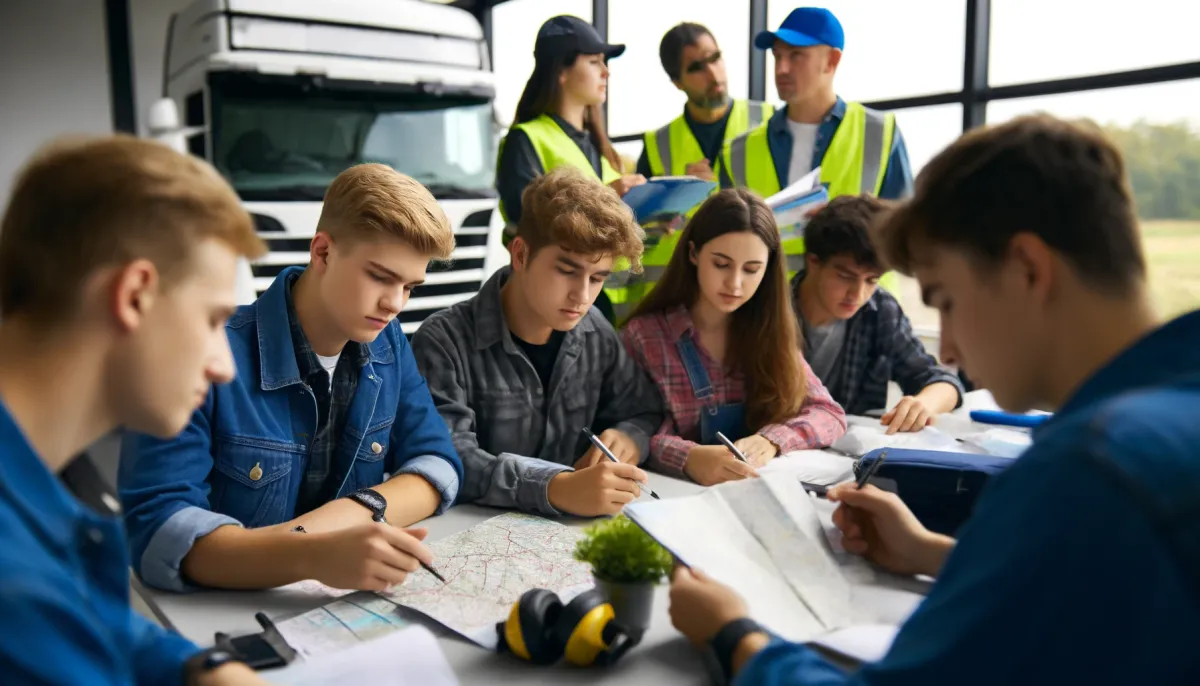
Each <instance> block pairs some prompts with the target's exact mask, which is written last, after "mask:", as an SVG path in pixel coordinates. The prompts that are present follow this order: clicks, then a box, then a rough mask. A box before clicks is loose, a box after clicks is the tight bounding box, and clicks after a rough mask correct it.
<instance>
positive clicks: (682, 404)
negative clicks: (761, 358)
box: [621, 307, 846, 474]
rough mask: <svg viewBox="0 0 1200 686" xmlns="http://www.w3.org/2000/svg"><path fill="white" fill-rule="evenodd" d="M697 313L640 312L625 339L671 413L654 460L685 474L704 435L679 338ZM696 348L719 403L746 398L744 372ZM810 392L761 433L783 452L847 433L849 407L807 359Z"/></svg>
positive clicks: (690, 331) (653, 446)
mask: <svg viewBox="0 0 1200 686" xmlns="http://www.w3.org/2000/svg"><path fill="white" fill-rule="evenodd" d="M694 334H695V330H694V328H693V326H692V316H691V314H690V313H689V312H688V311H687V308H684V307H677V308H675V309H673V310H670V311H668V312H665V313H659V314H654V315H649V316H645V317H638V318H637V319H634V320H632V321H630V322H629V323H628V324H626V325H625V328H624V329H623V330H622V331H621V339H622V340H623V341H624V342H625V348H626V349H627V350H628V351H629V354H630V355H631V356H632V357H633V358H634V359H635V360H637V361H638V364H640V365H642V367H643V368H644V369H646V371H647V372H648V373H649V374H650V378H652V379H654V383H655V384H657V385H658V390H659V391H661V392H662V395H663V401H664V404H665V406H666V413H667V416H666V419H665V420H664V421H663V425H662V427H660V428H659V430H658V433H657V434H655V435H654V436H652V437H651V438H650V465H651V466H652V467H655V468H657V469H659V470H660V471H664V472H667V473H671V474H682V473H683V466H684V463H686V462H687V455H688V451H689V450H691V448H692V446H694V445H696V440H694V439H698V438H699V437H700V412H701V411H702V410H704V408H705V404H704V401H701V400H698V399H697V398H696V394H695V393H694V392H693V390H692V384H691V382H690V381H689V380H688V375H687V371H686V370H685V369H684V366H683V359H682V358H681V357H680V356H679V349H678V348H677V347H676V345H675V344H676V342H677V341H679V339H680V338H682V337H683V336H693V335H694ZM696 349H697V350H698V351H699V353H700V358H701V360H702V361H703V362H704V369H705V371H706V372H708V377H709V379H710V380H711V381H712V386H713V391H714V393H715V394H714V396H713V397H712V401H713V402H715V403H717V404H718V405H727V404H731V403H740V402H743V401H744V400H745V393H746V388H745V379H744V378H743V376H742V373H741V372H729V371H728V370H726V369H724V368H723V366H722V365H721V364H719V363H718V362H717V361H716V360H714V359H712V358H711V357H710V356H709V355H708V353H707V352H705V350H704V348H702V347H701V346H700V345H699V344H697V345H696ZM801 361H802V362H803V364H804V375H805V378H807V379H808V393H807V394H806V396H805V399H804V406H803V407H801V408H800V414H798V415H797V416H795V417H793V418H792V419H789V420H787V421H786V422H784V423H782V424H768V425H767V426H764V427H762V428H761V429H759V430H758V432H757V433H758V435H760V436H762V437H763V438H766V439H767V440H769V441H771V442H772V443H774V444H775V445H777V446H779V450H780V453H781V454H782V453H786V452H790V451H792V450H803V449H806V448H824V447H826V446H828V445H830V444H831V443H833V442H834V441H836V440H837V439H838V438H840V437H841V436H842V434H844V433H846V413H845V412H843V411H842V407H841V406H840V405H838V404H837V402H835V401H834V400H833V398H832V397H830V395H829V391H827V390H825V385H824V384H822V383H821V380H820V379H818V378H817V375H816V374H813V371H812V369H810V368H809V366H808V362H806V361H804V358H803V357H801Z"/></svg>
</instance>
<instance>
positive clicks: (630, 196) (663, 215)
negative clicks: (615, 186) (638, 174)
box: [622, 176, 717, 225]
mask: <svg viewBox="0 0 1200 686" xmlns="http://www.w3.org/2000/svg"><path fill="white" fill-rule="evenodd" d="M716 188H717V184H716V182H714V181H705V180H703V179H700V178H697V177H695V176H659V177H656V178H653V179H650V180H649V181H647V182H646V183H644V184H642V185H640V186H634V187H633V188H631V189H629V192H628V193H626V194H625V197H624V198H622V199H623V200H624V201H625V204H626V205H629V207H630V208H631V209H632V210H633V216H634V218H635V219H636V220H637V223H638V224H643V225H644V224H647V223H650V222H654V221H658V220H662V219H673V218H675V217H677V216H679V215H683V214H686V213H688V212H689V211H691V209H692V208H693V207H695V206H697V205H699V204H700V203H702V202H704V200H705V199H706V198H707V197H708V196H709V195H711V194H712V192H713V191H714V190H716Z"/></svg>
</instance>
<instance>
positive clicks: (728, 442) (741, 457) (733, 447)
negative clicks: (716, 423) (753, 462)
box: [717, 431, 750, 464]
mask: <svg viewBox="0 0 1200 686" xmlns="http://www.w3.org/2000/svg"><path fill="white" fill-rule="evenodd" d="M717 440H718V441H720V442H722V443H724V444H725V447H726V448H729V452H731V453H733V456H734V457H736V458H737V459H739V460H741V461H742V462H745V463H746V464H750V460H747V459H746V454H745V453H743V452H742V451H740V450H738V448H737V446H736V445H734V444H733V441H731V440H729V439H728V438H726V437H725V434H723V433H721V432H720V431H718V432H717Z"/></svg>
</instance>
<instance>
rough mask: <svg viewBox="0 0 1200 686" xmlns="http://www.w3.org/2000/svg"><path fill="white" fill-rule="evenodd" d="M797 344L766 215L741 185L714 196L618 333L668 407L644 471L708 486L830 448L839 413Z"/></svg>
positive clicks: (842, 419)
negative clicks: (730, 445) (726, 442)
mask: <svg viewBox="0 0 1200 686" xmlns="http://www.w3.org/2000/svg"><path fill="white" fill-rule="evenodd" d="M799 336H800V334H799V326H798V324H797V323H796V317H795V314H794V313H793V312H792V308H791V300H790V297H789V293H788V281H787V267H786V263H785V261H784V255H783V251H782V248H781V246H780V237H779V229H778V228H777V227H776V225H775V217H774V215H773V214H772V213H771V210H770V209H769V208H768V207H767V206H766V205H765V204H764V203H763V201H762V199H761V198H759V197H758V196H757V195H755V194H753V193H752V192H749V191H747V190H745V189H729V190H724V191H721V192H720V193H718V194H717V195H715V196H713V197H711V198H709V199H708V201H707V202H705V203H704V205H703V206H702V207H701V208H700V209H699V210H698V211H697V212H696V215H695V216H694V217H692V219H691V221H690V222H688V225H687V228H686V229H684V232H683V235H682V236H681V237H680V241H679V247H678V248H677V249H676V250H675V254H674V255H673V256H672V258H671V262H670V264H669V265H668V266H667V268H666V271H665V273H664V274H663V278H662V279H661V280H660V281H659V283H658V285H657V286H655V288H654V290H653V291H651V292H650V294H649V295H648V296H647V297H646V299H645V300H643V301H642V302H641V304H640V305H639V306H638V308H637V310H636V311H635V312H634V313H633V316H632V317H631V319H630V320H629V323H628V324H626V326H625V329H624V331H623V333H622V338H623V339H624V342H625V347H626V348H627V349H628V350H629V353H630V355H632V356H633V357H634V359H636V360H637V361H638V362H639V363H640V364H641V365H642V366H643V367H645V369H646V371H647V372H648V373H649V374H650V377H651V378H652V379H654V382H655V383H656V384H657V385H658V387H659V390H660V391H662V395H663V399H664V401H665V404H666V412H667V416H666V419H665V421H664V422H663V425H662V427H661V428H659V430H658V433H657V434H656V435H655V436H653V437H652V438H651V439H650V462H649V465H650V466H651V467H653V468H656V469H658V470H660V471H664V472H667V473H674V474H686V475H687V476H688V477H690V478H691V479H693V480H694V481H696V482H698V483H701V484H704V485H706V486H707V485H712V484H717V483H721V482H723V481H729V480H733V479H741V478H745V477H747V476H754V475H755V471H754V467H761V466H762V465H764V464H766V463H767V462H768V461H770V460H771V459H772V458H774V457H775V456H777V455H780V454H782V453H786V452H789V451H792V450H801V449H804V448H821V447H825V446H827V445H829V444H830V443H832V442H833V441H835V440H837V439H838V437H840V436H841V435H842V434H843V433H845V431H846V414H845V413H844V412H843V411H842V408H841V406H839V405H838V404H837V403H836V402H834V400H833V399H832V398H831V397H830V395H829V392H828V391H826V390H825V386H824V385H822V384H821V381H820V379H818V378H817V376H816V375H815V374H813V373H812V370H811V369H809V366H808V363H807V362H805V361H804V358H803V357H802V356H801V354H800V341H799ZM717 432H721V433H723V434H724V435H725V436H727V437H728V438H729V439H730V440H732V441H733V442H734V445H736V446H737V447H738V449H739V450H741V451H742V452H743V453H744V454H745V455H746V457H747V458H748V459H749V461H750V462H749V464H743V463H741V462H739V461H738V460H737V459H736V458H735V457H734V456H733V454H732V453H731V452H730V451H729V450H728V449H727V448H726V447H725V446H723V445H721V443H720V441H719V440H718V439H717V437H716V434H717Z"/></svg>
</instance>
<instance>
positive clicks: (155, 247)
mask: <svg viewBox="0 0 1200 686" xmlns="http://www.w3.org/2000/svg"><path fill="white" fill-rule="evenodd" d="M209 238H216V239H218V240H220V241H222V242H224V243H225V244H227V245H229V246H230V247H231V248H232V249H233V250H234V251H235V252H237V253H238V254H239V255H241V256H244V257H248V258H255V257H258V256H260V255H262V254H263V253H264V252H265V251H266V249H265V247H264V245H263V243H262V241H261V240H260V239H259V238H258V236H257V235H256V234H255V232H254V222H253V220H251V218H250V215H249V213H247V212H246V210H245V209H243V208H242V205H241V201H240V200H239V199H238V197H237V194H236V193H234V191H233V189H232V188H231V187H230V186H229V184H228V183H227V182H226V181H225V180H224V179H223V178H221V176H220V175H218V174H217V172H216V171H215V170H214V169H213V168H212V167H211V166H209V165H208V163H206V162H204V161H202V160H199V159H197V158H195V157H191V156H189V155H184V154H182V153H179V152H176V151H174V150H172V149H171V148H169V147H167V146H165V145H162V144H160V143H156V142H153V141H149V140H144V139H139V138H135V137H133V136H127V135H117V136H106V137H102V138H74V139H60V140H59V141H56V142H54V143H51V144H50V145H48V146H46V147H45V148H43V149H42V150H41V151H40V152H39V153H37V154H36V155H35V156H34V157H33V158H32V159H31V160H30V161H29V163H28V164H27V165H26V167H25V169H24V170H22V172H21V174H20V176H19V177H18V178H17V181H16V184H15V185H14V186H13V191H12V195H11V197H10V199H9V203H8V209H7V210H6V211H5V213H4V219H3V223H2V225H0V274H3V280H2V282H0V316H3V317H6V318H7V317H12V316H14V315H24V316H28V317H31V318H33V319H35V320H38V321H42V322H48V323H57V322H56V321H54V320H62V319H65V318H67V317H68V316H71V315H72V314H73V313H74V311H75V309H76V308H77V307H78V305H79V299H80V297H81V290H82V287H83V283H84V282H85V281H86V280H87V279H88V278H89V277H90V276H91V275H92V274H93V273H94V272H95V271H96V270H98V269H101V268H104V267H109V266H114V265H120V264H123V263H127V262H130V261H132V260H135V259H148V260H150V261H151V262H153V263H154V265H155V267H156V268H157V269H158V271H159V273H160V275H161V279H162V282H163V284H164V287H166V286H169V285H170V284H171V283H172V282H173V281H174V280H176V279H177V278H178V277H179V276H180V275H181V274H183V273H186V269H187V267H188V266H189V262H190V260H191V256H192V251H193V249H194V248H195V246H196V245H198V244H199V243H201V242H202V241H204V240H206V239H209Z"/></svg>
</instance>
